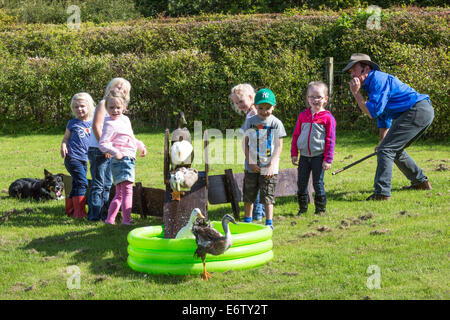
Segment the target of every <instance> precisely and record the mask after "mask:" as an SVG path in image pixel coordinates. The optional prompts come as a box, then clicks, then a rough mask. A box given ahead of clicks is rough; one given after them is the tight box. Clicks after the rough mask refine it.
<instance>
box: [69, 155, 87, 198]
mask: <svg viewBox="0 0 450 320" xmlns="http://www.w3.org/2000/svg"><path fill="white" fill-rule="evenodd" d="M64 165H65V166H66V169H67V171H69V173H70V175H71V176H72V191H70V195H69V198H72V197H78V196H84V195H85V194H86V190H87V188H88V180H87V161H81V160H78V159H74V158H71V157H70V156H69V155H67V156H66V157H65V158H64Z"/></svg>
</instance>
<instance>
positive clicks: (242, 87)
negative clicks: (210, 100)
mask: <svg viewBox="0 0 450 320" xmlns="http://www.w3.org/2000/svg"><path fill="white" fill-rule="evenodd" d="M233 94H235V95H245V94H248V95H251V96H252V97H253V98H254V97H255V95H256V92H255V89H254V88H253V86H252V85H251V84H248V83H240V84H238V85H235V86H234V87H233V88H231V94H230V95H229V97H228V99H229V100H230V102H231V105H232V107H233V109H234V110H235V111H236V112H238V113H241V114H242V111H241V110H240V109H239V108H238V106H237V105H236V104H235V103H234V101H233V99H232V96H233Z"/></svg>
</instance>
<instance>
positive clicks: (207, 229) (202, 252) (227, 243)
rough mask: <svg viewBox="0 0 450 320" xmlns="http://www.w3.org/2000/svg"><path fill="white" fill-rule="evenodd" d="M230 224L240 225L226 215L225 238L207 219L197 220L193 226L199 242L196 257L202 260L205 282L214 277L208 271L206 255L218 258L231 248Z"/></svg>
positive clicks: (193, 231) (224, 217)
mask: <svg viewBox="0 0 450 320" xmlns="http://www.w3.org/2000/svg"><path fill="white" fill-rule="evenodd" d="M230 222H232V223H234V224H238V223H237V222H236V220H234V218H233V217H232V216H231V215H229V214H226V215H224V216H223V218H222V227H223V230H224V232H225V236H223V235H222V234H221V233H220V232H219V231H217V230H216V229H214V228H213V227H212V225H211V224H210V223H209V222H208V221H206V220H205V219H197V220H196V221H195V223H194V224H193V226H192V233H193V234H194V236H195V241H196V242H197V250H195V253H194V256H195V257H198V258H201V259H202V262H203V273H202V279H203V280H208V279H209V278H211V277H212V275H211V274H210V273H208V272H207V271H206V262H205V259H206V254H207V253H209V254H212V255H215V256H218V255H220V254H222V253H224V252H225V251H227V250H228V248H230V247H231V244H232V241H231V232H230V228H229V226H228V223H230Z"/></svg>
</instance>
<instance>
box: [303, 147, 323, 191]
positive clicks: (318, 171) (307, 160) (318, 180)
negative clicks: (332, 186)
mask: <svg viewBox="0 0 450 320" xmlns="http://www.w3.org/2000/svg"><path fill="white" fill-rule="evenodd" d="M322 162H323V155H321V156H317V157H304V156H300V160H299V162H298V178H297V187H298V194H299V195H302V194H304V195H307V194H308V182H309V176H310V174H311V171H312V178H313V186H314V192H315V195H316V196H324V195H325V188H324V187H323V175H324V173H325V171H324V170H323V169H322Z"/></svg>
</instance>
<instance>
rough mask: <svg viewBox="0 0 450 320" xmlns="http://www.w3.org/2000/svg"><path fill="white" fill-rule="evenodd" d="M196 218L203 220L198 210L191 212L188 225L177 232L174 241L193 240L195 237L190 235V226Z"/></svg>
mask: <svg viewBox="0 0 450 320" xmlns="http://www.w3.org/2000/svg"><path fill="white" fill-rule="evenodd" d="M197 218H202V219H204V218H205V217H204V216H203V214H202V212H201V211H200V209H199V208H195V209H194V210H192V212H191V216H190V217H189V221H188V223H187V224H186V225H185V226H184V227H183V228H181V229H180V231H178V233H177V235H176V236H175V239H194V238H195V236H194V234H193V233H192V225H193V224H194V221H195V220H196V219H197Z"/></svg>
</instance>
